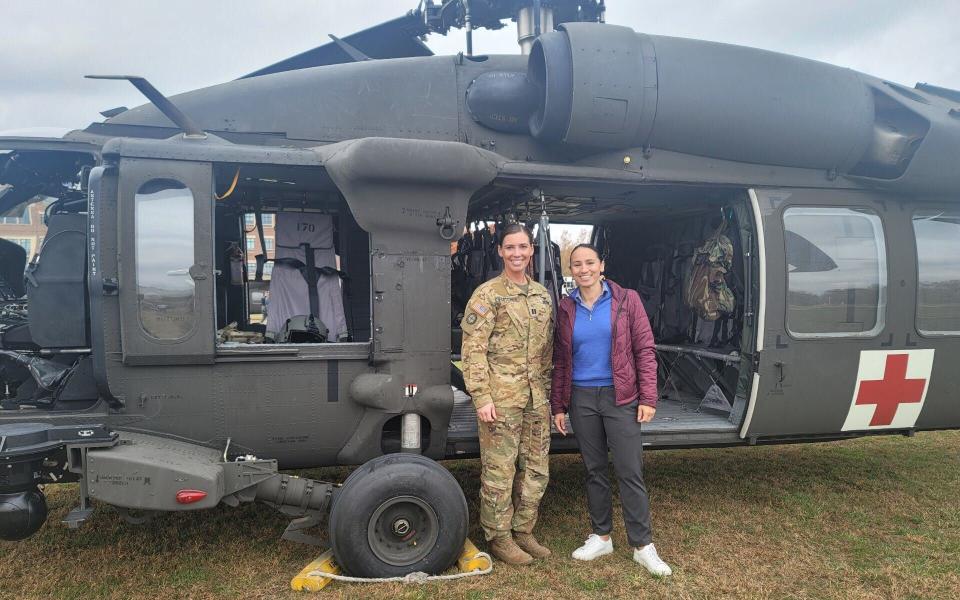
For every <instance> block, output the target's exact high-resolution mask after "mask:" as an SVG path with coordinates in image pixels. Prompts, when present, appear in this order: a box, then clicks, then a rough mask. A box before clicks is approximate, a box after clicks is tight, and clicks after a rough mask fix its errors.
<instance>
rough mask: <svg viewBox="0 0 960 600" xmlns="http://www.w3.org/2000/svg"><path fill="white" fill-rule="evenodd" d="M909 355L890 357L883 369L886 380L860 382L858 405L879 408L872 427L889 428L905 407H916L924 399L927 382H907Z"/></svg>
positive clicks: (871, 422)
mask: <svg viewBox="0 0 960 600" xmlns="http://www.w3.org/2000/svg"><path fill="white" fill-rule="evenodd" d="M908 358H909V356H908V355H906V354H889V355H887V363H886V365H885V366H884V369H883V379H871V380H867V381H861V382H860V391H859V392H857V401H856V404H876V405H877V408H876V410H874V412H873V419H871V420H870V426H871V427H875V426H877V425H889V424H891V423H893V417H894V415H896V414H897V408H898V407H899V406H900V405H901V404H912V403H916V402H920V400H922V399H923V388H924V387H925V386H926V383H927V380H926V379H907V359H908Z"/></svg>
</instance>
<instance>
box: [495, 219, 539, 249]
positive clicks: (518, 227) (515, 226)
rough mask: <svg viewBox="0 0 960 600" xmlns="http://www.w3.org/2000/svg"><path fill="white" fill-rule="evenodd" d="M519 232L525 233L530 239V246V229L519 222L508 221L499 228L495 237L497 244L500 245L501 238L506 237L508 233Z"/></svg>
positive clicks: (531, 235)
mask: <svg viewBox="0 0 960 600" xmlns="http://www.w3.org/2000/svg"><path fill="white" fill-rule="evenodd" d="M521 232H523V233H525V234H527V239H529V240H530V245H531V246H532V245H533V244H534V242H533V234H532V233H530V230H529V229H527V227H526V225H523V224H521V223H509V224H507V225H504V226H503V227H502V228H500V236H499V237H498V238H497V245H498V246H501V247H502V246H503V240H504V239H506V237H507V236H508V235H513V234H515V233H521Z"/></svg>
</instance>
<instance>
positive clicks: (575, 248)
mask: <svg viewBox="0 0 960 600" xmlns="http://www.w3.org/2000/svg"><path fill="white" fill-rule="evenodd" d="M580 248H586V249H587V250H593V253H594V254H596V255H597V259H599V260H601V261H602V260H603V256H601V255H600V249H599V248H597V247H596V246H594V245H593V244H588V243H587V242H584V243H582V244H577V245H576V246H574V247H573V250H571V251H570V260H571V261H573V253H574V252H576V251H577V250H579V249H580Z"/></svg>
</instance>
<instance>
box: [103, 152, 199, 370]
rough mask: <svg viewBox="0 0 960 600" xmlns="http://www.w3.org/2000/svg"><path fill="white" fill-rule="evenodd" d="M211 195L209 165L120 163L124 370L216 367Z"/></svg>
mask: <svg viewBox="0 0 960 600" xmlns="http://www.w3.org/2000/svg"><path fill="white" fill-rule="evenodd" d="M212 195H213V170H212V167H211V164H210V163H204V162H186V161H169V160H153V159H132V158H124V159H123V160H122V161H121V163H120V190H119V197H120V202H119V208H120V210H119V219H118V225H119V229H120V235H119V236H118V238H119V254H120V261H119V263H120V264H119V293H120V318H121V343H122V348H123V362H124V364H129V365H145V364H210V363H213V361H214V341H215V337H216V336H215V320H214V308H213V293H214V290H213V288H214V279H215V277H214V273H213V241H212V231H213V199H212Z"/></svg>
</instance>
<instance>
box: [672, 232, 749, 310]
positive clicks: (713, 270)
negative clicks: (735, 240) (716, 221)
mask: <svg viewBox="0 0 960 600" xmlns="http://www.w3.org/2000/svg"><path fill="white" fill-rule="evenodd" d="M726 227H727V223H726V221H724V222H723V223H721V225H720V227H718V228H717V231H716V233H714V235H712V236H711V237H710V238H708V239H707V240H706V241H705V242H704V243H703V245H701V246H700V247H699V248H697V249H696V250H695V251H694V253H693V256H692V257H691V259H690V260H691V265H690V269H689V270H688V271H687V281H686V285H684V288H683V301H684V303H685V304H686V305H687V306H689V307H690V308H691V309H693V310H694V312H696V313H697V315H698V316H699V317H700V318H701V319H703V320H705V321H716V320H717V319H719V318H720V317H722V316H724V315H729V314H731V313H733V309H734V306H735V304H736V301H735V299H734V296H733V291H732V290H731V289H730V286H728V285H727V280H726V275H727V273H728V272H729V271H730V266H731V264H732V261H733V244H732V243H731V242H730V238H728V237H727V236H725V235H723V232H724V230H725V229H726Z"/></svg>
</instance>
